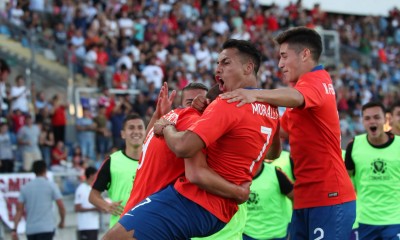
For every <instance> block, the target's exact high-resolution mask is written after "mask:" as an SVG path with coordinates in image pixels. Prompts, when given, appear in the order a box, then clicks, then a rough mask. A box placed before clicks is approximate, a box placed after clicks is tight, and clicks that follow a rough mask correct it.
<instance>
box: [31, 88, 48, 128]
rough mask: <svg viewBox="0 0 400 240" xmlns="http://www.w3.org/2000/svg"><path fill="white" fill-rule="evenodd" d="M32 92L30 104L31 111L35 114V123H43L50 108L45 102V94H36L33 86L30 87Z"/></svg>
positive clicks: (41, 92) (42, 92)
mask: <svg viewBox="0 0 400 240" xmlns="http://www.w3.org/2000/svg"><path fill="white" fill-rule="evenodd" d="M31 92H32V102H33V109H34V112H35V120H36V122H44V121H46V120H47V118H48V117H49V116H48V115H49V111H50V110H51V109H50V108H51V106H50V104H49V102H48V101H47V100H46V96H45V92H44V91H39V92H37V93H36V87H35V85H32V87H31Z"/></svg>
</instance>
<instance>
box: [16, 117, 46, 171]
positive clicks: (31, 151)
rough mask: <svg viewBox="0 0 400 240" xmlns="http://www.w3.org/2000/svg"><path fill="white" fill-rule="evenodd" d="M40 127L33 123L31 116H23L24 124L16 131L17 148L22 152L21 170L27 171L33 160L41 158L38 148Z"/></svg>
mask: <svg viewBox="0 0 400 240" xmlns="http://www.w3.org/2000/svg"><path fill="white" fill-rule="evenodd" d="M39 136H40V129H39V127H38V126H37V125H36V124H34V123H33V119H32V116H31V115H30V114H27V115H26V116H25V125H24V126H23V127H22V128H21V129H20V130H19V131H18V135H17V139H18V150H20V151H21V152H22V162H23V170H24V171H25V172H29V171H30V170H31V169H32V164H33V162H34V161H37V160H41V159H42V154H41V152H40V148H39Z"/></svg>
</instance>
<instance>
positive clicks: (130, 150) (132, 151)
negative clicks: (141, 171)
mask: <svg viewBox="0 0 400 240" xmlns="http://www.w3.org/2000/svg"><path fill="white" fill-rule="evenodd" d="M141 153H142V146H141V145H140V146H139V147H133V146H127V147H126V149H125V154H126V156H128V157H130V158H132V159H139V157H140V154H141Z"/></svg>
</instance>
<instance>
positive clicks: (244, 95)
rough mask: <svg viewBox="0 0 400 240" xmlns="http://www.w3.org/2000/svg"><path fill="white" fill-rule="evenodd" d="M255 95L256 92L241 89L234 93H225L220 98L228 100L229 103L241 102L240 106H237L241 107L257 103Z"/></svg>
mask: <svg viewBox="0 0 400 240" xmlns="http://www.w3.org/2000/svg"><path fill="white" fill-rule="evenodd" d="M255 93H256V91H254V90H246V89H242V88H241V89H236V90H233V91H232V92H226V93H223V94H221V95H219V96H220V97H221V98H222V99H228V103H232V102H239V104H237V105H236V106H237V107H241V106H243V105H245V104H246V103H253V102H255V101H257V98H256V96H255Z"/></svg>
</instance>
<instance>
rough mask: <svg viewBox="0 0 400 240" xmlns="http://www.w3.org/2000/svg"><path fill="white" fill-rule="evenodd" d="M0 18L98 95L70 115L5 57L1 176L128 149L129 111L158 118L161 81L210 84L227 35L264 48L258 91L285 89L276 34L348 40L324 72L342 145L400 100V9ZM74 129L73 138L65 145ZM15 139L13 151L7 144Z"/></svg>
mask: <svg viewBox="0 0 400 240" xmlns="http://www.w3.org/2000/svg"><path fill="white" fill-rule="evenodd" d="M0 18H1V19H2V21H1V22H0V34H3V35H6V36H9V37H13V36H16V35H18V34H17V33H16V32H15V31H16V29H26V30H27V31H29V33H30V34H35V35H37V36H40V38H41V39H45V40H46V41H48V42H50V43H51V44H52V46H53V48H52V49H51V52H52V54H51V55H52V56H53V57H51V59H52V60H53V61H55V62H58V63H60V64H64V65H67V64H70V67H71V69H72V71H73V73H74V74H76V75H79V76H82V79H83V81H81V82H80V83H79V84H80V86H82V87H88V88H93V89H95V91H96V93H97V94H96V95H90V96H87V97H82V98H80V103H79V104H80V105H79V107H80V108H81V111H78V110H77V111H76V113H78V112H79V114H77V115H75V116H73V118H70V117H68V116H69V114H70V112H69V105H70V104H72V103H71V102H70V101H71V99H68V97H67V96H66V94H65V92H62V91H61V92H55V93H54V94H53V93H50V92H49V91H46V90H43V89H37V87H35V86H36V85H35V84H33V83H34V80H32V81H31V82H29V83H27V81H26V78H25V75H24V74H23V73H14V76H15V77H13V78H12V79H11V77H10V76H11V73H13V69H12V68H11V67H9V66H8V64H7V59H3V60H2V62H1V65H0V66H1V76H0V96H1V98H2V102H1V120H0V121H1V122H0V126H1V129H0V157H3V159H6V158H9V157H10V156H9V155H7V156H6V157H4V156H2V155H6V152H7V154H12V155H11V159H15V161H14V163H15V164H13V166H12V167H8V168H7V169H4V168H2V171H3V172H10V171H11V172H19V171H29V166H30V164H31V162H32V161H33V160H35V158H37V157H38V156H39V155H40V156H42V157H43V159H44V160H45V161H46V163H47V164H48V166H49V167H51V168H52V169H53V170H55V171H57V169H64V167H65V166H69V167H72V168H75V169H77V170H78V171H83V169H84V168H85V166H88V165H91V164H97V165H98V164H99V163H100V162H101V161H102V159H103V158H104V156H105V155H106V154H108V153H109V152H110V151H112V149H113V148H114V149H118V148H121V146H122V143H123V141H122V140H121V137H120V130H121V127H122V121H123V119H124V117H125V116H126V115H127V114H128V113H130V112H137V113H138V114H140V115H141V116H142V117H143V118H144V119H146V121H148V120H149V119H150V118H151V115H152V113H153V111H154V108H155V103H156V101H157V96H158V90H159V89H160V87H161V86H162V83H163V82H165V81H166V82H168V85H169V86H170V88H171V89H176V90H181V89H182V88H183V87H185V86H186V85H187V84H188V83H190V82H200V83H203V84H204V85H206V86H208V87H210V86H212V85H213V84H214V83H215V81H214V77H213V72H214V67H215V60H216V58H217V56H218V52H219V50H220V46H221V44H222V43H223V42H224V41H225V40H227V39H229V38H236V39H243V40H250V41H252V42H254V43H256V45H257V46H258V48H259V49H260V51H261V52H262V56H263V64H262V66H261V68H260V71H259V74H258V77H259V83H260V86H259V87H261V88H279V87H283V86H285V83H283V82H281V80H280V74H281V73H280V71H279V68H278V64H277V63H278V60H279V58H278V57H279V56H278V53H277V47H276V46H275V44H274V42H273V38H274V36H276V35H277V34H278V33H279V32H280V31H282V30H284V29H287V28H289V27H292V26H308V27H311V28H315V29H316V30H318V31H327V30H333V31H334V32H335V34H336V35H337V36H338V40H339V43H338V46H333V47H337V48H340V59H339V61H328V60H329V59H326V60H327V61H326V62H325V67H326V68H327V69H328V70H329V72H330V74H331V76H332V79H333V82H334V87H335V90H336V95H337V104H338V109H339V116H340V123H341V130H342V135H343V137H344V139H347V140H343V141H344V142H343V146H346V145H347V142H348V139H350V138H351V137H352V136H354V135H356V134H358V133H361V132H363V131H364V129H363V126H362V124H361V119H360V116H361V115H360V114H361V106H362V105H363V104H365V103H366V102H368V101H371V100H377V101H381V102H383V103H384V105H385V106H387V107H389V106H390V105H391V104H392V103H394V102H395V101H396V100H398V99H400V96H399V94H400V91H399V83H400V54H399V50H400V47H399V46H400V45H399V44H400V26H399V23H400V11H399V10H398V9H397V8H393V9H392V10H391V11H390V12H389V13H388V14H387V15H386V16H356V15H346V14H338V13H330V12H324V11H323V10H322V9H321V6H320V5H319V4H318V3H316V4H315V5H314V7H313V8H312V9H305V8H304V7H303V6H302V2H301V0H299V1H297V2H291V3H290V4H288V5H287V6H284V7H281V6H278V5H274V4H272V5H260V4H259V3H258V1H250V0H232V1H207V0H182V1H175V0H81V1H77V0H47V1H46V0H19V1H17V0H8V1H1V4H0ZM14 39H18V38H15V37H14ZM18 40H19V41H20V42H21V44H22V45H23V46H24V45H27V44H28V43H26V42H25V41H26V39H24V38H19V39H18ZM326 47H327V46H326ZM112 90H121V91H119V92H118V91H117V93H113V91H112ZM132 90H134V94H132V93H131V92H130V91H132ZM71 125H73V128H70V129H73V130H74V131H75V134H73V135H71V136H73V137H67V136H66V135H68V134H66V132H68V131H69V130H68V129H69V128H68V127H67V126H71ZM6 134H8V135H9V136H10V141H11V143H10V144H11V146H9V145H7V144H8V143H5V141H3V142H2V141H1V139H2V136H3V135H6ZM68 136H70V134H69V135H68ZM4 138H5V137H4ZM6 150H7V151H6ZM8 150H12V151H8ZM17 150H21V151H17Z"/></svg>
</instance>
